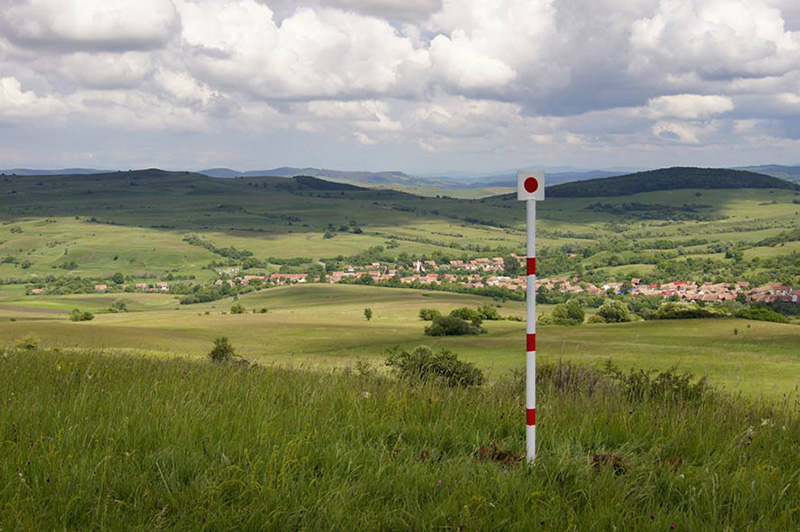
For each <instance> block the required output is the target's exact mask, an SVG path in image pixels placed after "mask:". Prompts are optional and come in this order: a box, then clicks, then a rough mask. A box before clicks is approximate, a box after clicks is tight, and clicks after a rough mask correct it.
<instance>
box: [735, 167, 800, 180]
mask: <svg viewBox="0 0 800 532" xmlns="http://www.w3.org/2000/svg"><path fill="white" fill-rule="evenodd" d="M736 170H747V171H749V172H757V173H759V174H767V175H771V176H772V177H779V178H781V179H785V180H787V181H792V182H794V183H800V166H784V165H780V164H765V165H761V166H742V167H739V168H736Z"/></svg>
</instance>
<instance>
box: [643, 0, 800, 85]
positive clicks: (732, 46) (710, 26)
mask: <svg viewBox="0 0 800 532" xmlns="http://www.w3.org/2000/svg"><path fill="white" fill-rule="evenodd" d="M630 41H631V48H632V54H633V60H632V61H631V69H632V71H634V72H643V73H647V74H649V75H658V73H664V72H666V73H677V74H687V73H693V74H697V75H698V76H699V77H700V78H701V79H712V80H713V79H719V78H723V79H725V78H736V77H753V76H767V75H781V74H785V73H786V72H788V71H790V70H793V69H796V68H797V67H798V65H800V53H799V52H800V34H798V33H797V32H793V31H787V30H786V29H785V26H784V20H783V18H782V16H781V11H780V10H779V9H777V8H774V7H771V6H769V5H768V4H767V3H765V2H759V1H752V0H661V1H660V2H659V6H658V9H657V10H656V12H655V14H654V15H653V16H652V17H648V18H642V19H639V20H637V21H636V22H634V24H633V27H632V31H631V38H630Z"/></svg>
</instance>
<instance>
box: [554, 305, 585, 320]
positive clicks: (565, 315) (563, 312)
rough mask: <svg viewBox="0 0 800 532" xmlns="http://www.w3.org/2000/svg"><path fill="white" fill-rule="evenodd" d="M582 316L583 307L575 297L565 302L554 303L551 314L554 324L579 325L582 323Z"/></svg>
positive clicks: (583, 315) (583, 314)
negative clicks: (554, 306)
mask: <svg viewBox="0 0 800 532" xmlns="http://www.w3.org/2000/svg"><path fill="white" fill-rule="evenodd" d="M584 317H585V313H584V312H583V307H581V303H580V301H578V300H577V299H570V300H569V301H567V302H566V303H561V304H559V305H556V308H554V309H553V315H552V319H553V323H554V324H555V325H580V324H582V323H583V319H584Z"/></svg>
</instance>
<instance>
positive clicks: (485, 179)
mask: <svg viewBox="0 0 800 532" xmlns="http://www.w3.org/2000/svg"><path fill="white" fill-rule="evenodd" d="M528 169H534V167H531V168H528ZM535 169H540V170H544V171H545V172H547V186H548V189H549V188H550V187H552V186H554V185H560V184H563V183H571V182H577V181H587V180H596V179H603V178H610V177H618V176H624V175H638V173H641V172H639V170H640V169H634V168H622V167H620V168H609V169H603V170H592V169H587V168H580V167H572V166H549V167H535ZM732 170H743V171H748V172H755V173H758V174H764V175H768V176H772V177H777V178H780V179H784V180H787V181H792V182H794V183H800V166H784V165H777V164H767V165H760V166H745V167H739V168H735V169H732ZM115 172H116V170H102V169H96V168H61V169H56V170H41V169H31V168H12V169H9V170H0V173H2V174H5V175H12V174H13V175H18V176H29V175H91V174H105V173H108V174H110V173H115ZM637 172H638V173H637ZM196 173H199V174H203V175H206V176H210V177H216V178H237V177H256V176H274V177H295V176H309V177H316V178H319V179H324V180H327V181H334V182H338V183H347V184H352V185H358V186H367V187H385V188H390V187H392V186H403V187H416V186H418V187H432V188H478V187H482V188H483V187H486V188H514V187H516V171H512V170H508V171H505V172H500V173H495V174H489V175H476V174H470V173H467V172H463V173H462V172H455V173H453V172H451V173H444V174H442V175H440V176H436V175H425V176H414V175H409V174H407V173H405V172H402V171H399V170H392V171H381V172H369V171H346V170H333V169H326V168H314V167H306V168H300V167H289V166H283V167H279V168H271V169H266V170H248V171H241V170H234V169H231V168H208V169H206V170H200V171H199V172H196Z"/></svg>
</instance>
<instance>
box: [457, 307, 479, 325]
mask: <svg viewBox="0 0 800 532" xmlns="http://www.w3.org/2000/svg"><path fill="white" fill-rule="evenodd" d="M450 316H453V317H454V318H461V319H462V320H467V321H471V322H472V323H478V324H479V323H480V322H481V317H480V315H479V314H478V311H477V310H473V309H471V308H469V307H461V308H454V309H453V310H451V311H450Z"/></svg>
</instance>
